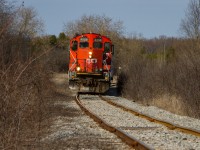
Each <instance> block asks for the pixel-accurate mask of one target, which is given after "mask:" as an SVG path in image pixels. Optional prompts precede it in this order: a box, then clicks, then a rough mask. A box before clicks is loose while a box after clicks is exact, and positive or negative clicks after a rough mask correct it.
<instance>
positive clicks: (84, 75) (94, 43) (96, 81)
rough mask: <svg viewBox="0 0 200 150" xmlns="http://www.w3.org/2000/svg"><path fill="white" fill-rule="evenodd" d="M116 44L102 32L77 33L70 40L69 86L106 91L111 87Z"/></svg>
mask: <svg viewBox="0 0 200 150" xmlns="http://www.w3.org/2000/svg"><path fill="white" fill-rule="evenodd" d="M113 53H114V46H113V45H112V42H111V40H110V39H109V38H108V37H106V36H102V35H100V34H95V33H87V34H82V35H77V36H75V37H74V38H72V39H71V40H70V57H69V71H68V77H69V87H70V88H78V90H79V91H81V89H87V91H88V92H95V93H104V92H106V91H107V90H108V89H109V86H110V80H111V78H112V77H111V62H112V55H113Z"/></svg>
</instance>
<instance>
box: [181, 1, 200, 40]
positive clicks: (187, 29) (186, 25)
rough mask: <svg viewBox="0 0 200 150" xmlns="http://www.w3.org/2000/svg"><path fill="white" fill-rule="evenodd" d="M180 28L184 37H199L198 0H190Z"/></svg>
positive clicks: (199, 17)
mask: <svg viewBox="0 0 200 150" xmlns="http://www.w3.org/2000/svg"><path fill="white" fill-rule="evenodd" d="M180 30H181V31H182V32H183V33H184V34H185V36H186V37H189V38H193V39H196V40H198V39H199V38H200V0H191V1H190V2H189V4H188V9H187V10H186V13H185V18H184V19H182V21H181V25H180Z"/></svg>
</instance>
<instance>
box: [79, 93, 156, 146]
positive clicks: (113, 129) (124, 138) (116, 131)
mask: <svg viewBox="0 0 200 150" xmlns="http://www.w3.org/2000/svg"><path fill="white" fill-rule="evenodd" d="M76 103H77V104H78V105H79V107H80V108H81V109H82V110H83V111H84V112H85V113H86V114H87V115H88V116H90V117H91V118H92V119H93V120H94V121H96V122H97V123H98V124H99V125H100V126H101V127H102V128H104V129H106V130H108V131H110V132H112V133H114V134H115V135H117V136H118V137H119V138H120V139H122V141H124V142H125V143H127V144H128V145H130V146H132V147H133V148H135V149H136V150H152V149H153V148H151V147H149V146H148V145H146V144H145V143H143V142H142V141H139V140H138V139H136V138H134V137H133V136H130V135H128V134H126V133H125V132H124V131H122V130H121V129H119V128H116V127H113V126H111V125H110V124H108V123H107V122H105V121H104V120H102V119H101V118H100V117H98V116H97V115H96V114H94V113H92V112H91V111H90V110H88V109H87V108H86V107H85V106H84V105H83V104H82V103H81V101H80V100H79V95H77V96H76Z"/></svg>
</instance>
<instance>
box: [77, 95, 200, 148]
mask: <svg viewBox="0 0 200 150" xmlns="http://www.w3.org/2000/svg"><path fill="white" fill-rule="evenodd" d="M76 101H77V103H78V104H79V106H80V107H81V108H82V110H84V111H85V112H86V114H88V115H89V116H91V117H92V118H93V119H94V120H95V121H96V122H98V123H99V124H100V126H101V127H103V128H104V129H106V130H109V131H110V132H112V133H114V134H116V135H117V136H118V137H119V138H121V139H122V140H123V141H124V142H126V143H127V144H129V145H131V146H133V148H135V149H199V148H200V136H199V135H200V134H199V132H198V131H197V130H194V129H189V128H184V127H180V126H178V125H175V124H170V123H169V122H167V121H164V120H160V119H156V118H153V117H149V116H148V115H144V114H142V113H139V112H136V111H133V110H131V109H129V108H127V107H124V106H123V105H119V104H116V103H114V102H113V101H115V100H108V99H107V98H106V97H102V96H96V95H79V96H77V97H76ZM111 104H112V105H111Z"/></svg>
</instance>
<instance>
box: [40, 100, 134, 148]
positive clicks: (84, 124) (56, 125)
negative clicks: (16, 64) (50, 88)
mask: <svg viewBox="0 0 200 150" xmlns="http://www.w3.org/2000/svg"><path fill="white" fill-rule="evenodd" d="M73 98H74V97H73ZM54 107H58V108H60V110H66V111H67V110H71V111H74V112H75V114H73V115H71V116H67V115H66V116H65V115H60V116H56V117H55V118H54V119H53V120H54V122H53V124H52V125H51V126H50V130H51V132H50V134H49V135H48V136H46V137H44V138H43V139H42V141H43V142H44V143H49V147H50V149H70V150H71V149H74V150H76V149H119V150H121V149H132V148H131V147H129V146H128V145H126V144H125V143H124V142H122V141H121V140H120V139H119V138H118V137H117V136H115V135H114V134H112V133H110V132H108V131H106V130H104V129H102V128H101V127H100V126H99V125H98V124H97V123H96V122H94V121H93V120H92V119H91V118H90V117H88V116H87V115H85V114H84V113H83V112H82V111H81V109H80V108H79V106H78V105H77V104H76V102H75V101H68V100H66V101H56V102H55V104H54ZM69 113H70V112H69ZM50 145H51V146H50ZM47 149H48V148H47Z"/></svg>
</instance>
